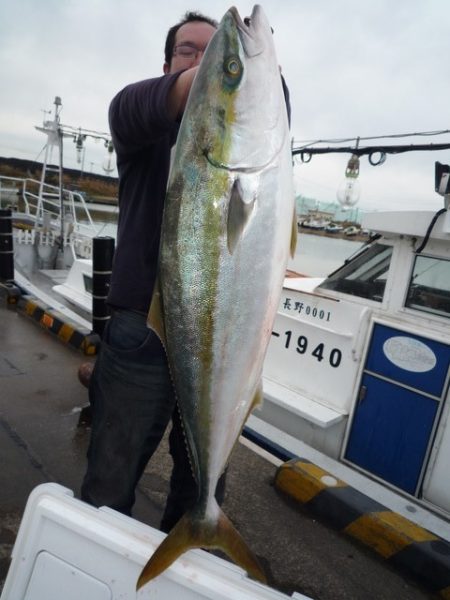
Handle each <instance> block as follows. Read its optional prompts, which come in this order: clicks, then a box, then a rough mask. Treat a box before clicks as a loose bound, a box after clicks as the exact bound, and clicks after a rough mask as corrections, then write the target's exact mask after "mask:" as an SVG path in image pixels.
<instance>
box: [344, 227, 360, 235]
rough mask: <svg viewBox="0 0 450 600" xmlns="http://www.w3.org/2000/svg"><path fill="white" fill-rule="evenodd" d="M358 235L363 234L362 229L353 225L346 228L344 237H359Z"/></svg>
mask: <svg viewBox="0 0 450 600" xmlns="http://www.w3.org/2000/svg"><path fill="white" fill-rule="evenodd" d="M358 233H361V229H360V228H359V227H356V226H355V225H351V226H350V227H346V228H345V229H344V235H347V236H353V235H357V234H358Z"/></svg>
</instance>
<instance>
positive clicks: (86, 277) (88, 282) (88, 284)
mask: <svg viewBox="0 0 450 600" xmlns="http://www.w3.org/2000/svg"><path fill="white" fill-rule="evenodd" d="M83 279H84V289H85V290H86V292H88V293H89V294H92V277H91V276H90V275H85V274H84V273H83Z"/></svg>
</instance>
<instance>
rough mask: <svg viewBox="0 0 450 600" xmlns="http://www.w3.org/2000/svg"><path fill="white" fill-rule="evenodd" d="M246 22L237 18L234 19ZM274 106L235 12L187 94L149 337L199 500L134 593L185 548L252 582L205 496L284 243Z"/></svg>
mask: <svg viewBox="0 0 450 600" xmlns="http://www.w3.org/2000/svg"><path fill="white" fill-rule="evenodd" d="M246 22H247V23H248V21H247V20H246ZM296 231H297V228H296V220H295V214H294V193H293V187H292V162H291V153H290V141H289V127H288V118H287V111H286V103H285V98H284V94H283V89H282V84H281V77H280V69H279V66H278V63H277V59H276V55H275V50H274V45H273V40H272V33H271V28H270V25H269V23H268V21H267V19H266V17H265V15H264V13H263V11H262V9H261V7H260V6H255V7H254V9H253V12H252V15H251V18H250V23H249V24H244V22H243V21H242V20H241V18H240V16H239V14H238V11H237V10H236V9H235V8H234V7H233V8H231V9H230V10H229V11H228V12H227V13H226V14H225V16H224V17H223V19H222V21H221V23H220V25H219V28H218V30H217V32H216V33H215V34H214V36H213V38H212V39H211V41H210V43H209V45H208V47H207V50H206V52H205V55H204V57H203V59H202V62H201V65H200V67H199V70H198V73H197V75H196V78H195V81H194V83H193V86H192V89H191V92H190V95H189V99H188V103H187V106H186V110H185V113H184V116H183V120H182V123H181V126H180V131H179V135H178V142H177V146H176V150H175V156H174V161H173V165H172V169H171V173H170V176H169V182H168V188H167V197H166V201H165V210H164V218H163V227H162V238H161V247H160V263H159V284H158V285H157V287H156V288H155V292H154V295H153V300H152V304H151V308H150V312H149V326H150V327H152V328H153V329H154V330H155V331H156V332H157V333H158V335H159V336H160V337H161V339H162V341H163V343H164V345H165V348H166V351H167V355H168V359H169V366H170V370H171V373H172V377H173V382H174V386H175V391H176V395H177V400H178V406H179V409H180V412H181V417H182V422H183V424H184V431H185V435H186V440H187V444H188V449H189V454H190V458H191V464H192V469H193V473H194V476H195V478H196V480H197V483H198V489H199V496H198V501H197V504H196V505H195V506H194V508H193V509H192V510H191V511H189V512H188V513H186V514H185V515H184V517H182V519H181V520H180V521H179V522H178V523H177V525H176V526H175V527H174V528H173V529H172V531H171V532H170V533H169V535H168V536H167V537H166V538H165V540H164V541H163V542H162V543H161V545H160V546H159V547H158V548H157V550H156V552H155V553H154V554H153V556H152V557H151V558H150V560H149V562H148V563H147V565H146V566H145V568H144V569H143V571H142V573H141V575H140V577H139V580H138V588H139V587H141V586H142V585H144V584H145V583H146V582H147V581H149V580H150V579H152V578H153V577H155V576H156V575H158V574H159V573H161V572H162V571H163V570H164V569H165V568H167V567H168V566H169V565H170V564H171V563H172V562H173V561H174V560H175V559H176V558H177V557H178V556H179V555H180V554H182V553H183V552H185V551H186V550H188V549H189V548H196V547H197V548H198V547H202V548H218V549H221V550H222V551H224V552H225V553H226V554H227V555H229V556H230V558H231V559H232V560H234V561H235V562H236V563H238V564H239V565H241V566H242V567H243V568H244V569H246V570H247V571H248V572H249V574H251V575H252V576H254V577H256V578H258V579H262V580H264V574H263V572H262V570H261V568H260V566H259V564H258V562H257V560H256V558H255V557H254V556H253V554H252V552H251V551H250V550H249V548H248V546H247V545H246V543H245V542H244V541H243V539H242V537H241V536H240V534H239V533H238V532H237V531H236V529H235V528H234V526H233V525H232V524H231V522H230V521H229V520H228V518H227V517H226V516H225V514H224V513H223V512H222V510H221V509H220V507H219V506H218V504H217V502H216V500H215V497H214V492H215V489H216V484H217V481H218V479H219V477H220V475H221V474H222V472H223V471H224V469H225V467H226V464H227V462H228V459H229V457H230V453H231V451H232V449H233V446H234V444H235V443H236V440H237V439H238V437H239V435H240V433H241V431H242V428H243V426H244V423H245V421H246V419H247V417H248V415H249V413H250V411H251V410H252V408H253V407H254V406H255V405H256V404H257V403H258V402H259V401H260V400H261V399H262V389H261V374H262V367H263V361H264V356H265V353H266V348H267V345H268V342H269V340H270V336H271V331H272V324H273V320H274V317H275V314H276V311H277V307H278V302H279V297H280V293H281V289H282V283H283V278H284V274H285V268H286V262H287V258H288V254H289V248H290V247H291V250H292V252H293V251H294V248H295V240H296Z"/></svg>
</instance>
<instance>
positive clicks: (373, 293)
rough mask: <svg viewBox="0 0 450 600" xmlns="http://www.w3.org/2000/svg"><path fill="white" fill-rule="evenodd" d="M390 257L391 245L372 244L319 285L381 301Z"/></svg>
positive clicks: (327, 288)
mask: <svg viewBox="0 0 450 600" xmlns="http://www.w3.org/2000/svg"><path fill="white" fill-rule="evenodd" d="M391 257H392V246H387V245H385V244H372V245H371V246H368V248H367V249H365V250H363V251H362V252H361V253H360V254H358V255H357V256H355V257H354V258H353V259H351V260H350V261H349V262H348V263H346V264H345V265H344V266H343V267H341V268H340V269H338V270H337V271H335V272H334V273H332V274H331V275H330V276H329V277H328V278H327V279H325V281H323V282H322V283H321V284H320V286H319V287H321V288H324V289H326V290H336V291H337V292H343V293H344V294H351V295H352V296H359V297H360V298H367V299H368V300H375V301H376V302H381V301H382V300H383V294H384V288H385V287H386V279H387V275H388V271H389V265H390V264H391Z"/></svg>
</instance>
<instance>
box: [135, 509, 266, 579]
mask: <svg viewBox="0 0 450 600" xmlns="http://www.w3.org/2000/svg"><path fill="white" fill-rule="evenodd" d="M214 512H215V514H217V519H215V520H211V519H208V518H204V519H200V520H199V518H198V513H196V512H195V509H193V510H192V511H189V512H188V513H186V514H185V515H184V516H183V517H182V518H181V520H180V521H178V523H177V524H176V525H175V527H174V528H173V529H172V531H171V532H170V533H169V534H168V536H167V537H166V538H165V539H164V540H163V542H161V544H160V545H159V546H158V548H157V549H156V551H155V552H154V554H153V555H152V556H151V558H150V560H149V561H148V562H147V564H146V565H145V567H144V568H143V570H142V573H141V574H140V576H139V579H138V582H137V585H136V589H137V590H139V589H140V588H141V587H142V586H144V585H145V584H146V583H148V582H149V581H150V580H152V579H154V578H155V577H156V576H157V575H160V574H161V573H162V572H163V571H164V570H165V569H167V567H169V566H170V565H171V564H172V563H173V562H174V561H175V560H176V559H177V558H178V557H179V556H181V554H183V553H184V552H186V551H187V550H190V549H192V548H213V549H217V550H222V552H225V554H227V555H228V556H229V557H230V558H231V559H232V560H233V561H234V562H235V563H236V564H238V565H239V566H240V567H242V568H243V569H245V570H246V571H247V572H248V574H249V575H251V576H252V577H254V578H255V579H257V580H259V581H262V582H263V583H266V582H267V578H266V576H265V574H264V571H263V570H262V568H261V566H260V564H259V562H258V560H257V558H256V557H255V556H254V554H253V553H252V551H251V550H250V548H249V547H248V546H247V544H246V543H245V542H244V540H243V538H242V536H241V535H240V533H239V532H238V531H237V530H236V528H235V527H234V525H233V524H232V523H231V521H230V520H229V519H228V517H227V516H226V515H225V514H224V513H223V512H222V511H221V510H220V508H219V507H216V510H215V511H214Z"/></svg>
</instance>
